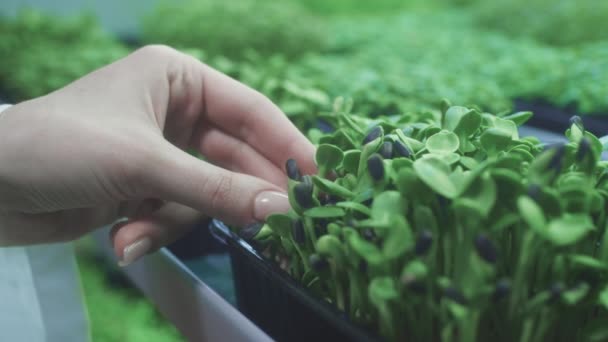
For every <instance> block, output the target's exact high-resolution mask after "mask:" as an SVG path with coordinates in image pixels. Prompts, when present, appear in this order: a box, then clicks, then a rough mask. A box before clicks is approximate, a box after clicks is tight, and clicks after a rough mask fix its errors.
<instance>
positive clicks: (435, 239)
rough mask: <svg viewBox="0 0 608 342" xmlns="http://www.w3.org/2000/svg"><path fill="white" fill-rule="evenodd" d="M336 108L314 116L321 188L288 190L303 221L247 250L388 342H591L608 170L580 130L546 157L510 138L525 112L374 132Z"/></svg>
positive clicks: (449, 111) (432, 118)
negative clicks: (323, 126)
mask: <svg viewBox="0 0 608 342" xmlns="http://www.w3.org/2000/svg"><path fill="white" fill-rule="evenodd" d="M340 103H341V101H337V103H336V106H335V107H334V109H335V110H334V111H333V112H332V113H328V114H325V115H324V116H323V118H324V119H325V120H326V121H327V122H328V123H329V124H330V125H331V126H332V127H334V128H336V131H335V132H333V133H328V134H326V135H324V136H322V137H321V139H320V143H321V145H319V152H318V153H317V157H316V161H317V163H318V164H319V169H322V170H324V172H323V174H319V175H315V176H312V179H313V180H314V181H312V182H311V181H310V180H309V178H308V177H310V176H301V177H300V178H299V179H292V180H290V184H291V185H290V194H289V195H290V197H291V198H295V201H296V202H298V203H300V202H302V201H301V198H298V196H301V195H298V190H297V189H300V188H306V189H307V190H306V191H307V192H306V194H307V196H309V198H308V199H307V200H306V201H307V202H306V203H308V204H307V206H306V208H308V209H306V210H305V211H301V210H299V209H296V208H294V210H292V211H290V212H289V213H288V214H279V215H273V216H271V217H269V220H268V221H267V222H266V224H265V227H268V229H267V231H268V230H270V231H272V232H275V233H274V234H271V235H270V236H268V235H267V234H265V235H264V236H262V237H261V238H260V239H257V237H255V236H254V237H250V238H253V239H256V240H257V244H256V246H258V248H260V249H261V250H262V251H264V253H265V254H266V255H268V256H269V258H270V259H275V258H277V257H278V256H283V258H284V257H287V259H288V260H289V262H288V263H283V266H284V269H285V270H286V271H287V272H289V273H290V275H291V276H292V277H294V278H295V279H296V280H301V281H302V282H303V284H304V285H307V284H314V286H311V287H310V291H312V292H313V293H314V294H316V295H317V296H318V297H319V298H324V299H326V300H328V301H329V302H331V303H332V304H334V305H335V306H336V307H337V308H338V309H340V310H343V311H345V312H346V313H347V314H348V316H349V317H350V318H351V319H353V320H354V321H356V322H358V323H361V324H364V325H365V326H372V327H375V329H376V331H377V332H379V333H380V334H381V335H382V336H383V337H386V338H388V340H390V341H402V340H410V339H411V340H416V341H425V340H432V339H439V338H440V339H441V340H444V341H489V340H494V341H513V340H523V341H549V340H551V341H574V340H584V339H585V338H587V337H588V336H596V337H597V336H604V335H603V334H605V333H606V329H604V327H601V326H598V325H597V324H598V323H599V322H601V321H603V320H605V319H606V317H607V313H608V311H606V309H608V306H606V303H607V302H608V301H607V300H606V298H608V297H607V295H606V290H605V288H606V284H608V273H606V272H607V271H608V257H607V256H608V252H606V251H608V247H607V246H608V240H607V236H608V235H607V234H605V232H606V231H605V229H606V223H608V221H607V220H606V214H605V210H604V208H605V203H606V201H607V200H608V187H607V186H608V183H607V182H606V179H608V178H606V176H605V175H606V173H607V172H608V170H607V169H606V168H607V167H608V165H607V164H606V163H605V162H601V161H599V157H600V154H601V152H602V147H601V142H600V141H599V140H598V139H597V138H595V137H594V136H593V135H592V134H590V133H588V132H585V130H584V126H583V123H582V122H581V120H580V119H578V118H574V119H573V120H572V122H573V123H572V126H571V127H570V128H569V129H568V130H567V131H566V133H565V136H566V138H567V139H568V142H567V143H565V144H563V145H558V146H553V147H547V146H544V145H543V144H541V143H540V142H539V141H538V140H537V139H534V138H529V137H528V138H522V137H520V136H519V134H518V130H517V124H516V122H518V123H521V122H523V121H525V120H526V119H527V118H529V116H530V113H513V114H511V113H509V112H505V113H502V114H501V115H493V114H489V113H486V112H481V111H479V110H477V109H474V108H467V107H463V106H449V105H447V106H445V107H444V110H443V111H441V112H439V114H440V115H434V114H430V113H417V114H416V113H409V114H405V115H401V116H394V117H389V118H379V119H376V120H372V119H364V118H360V117H358V116H356V115H354V114H349V112H347V111H344V110H343V109H342V107H341V106H340ZM511 119H513V120H514V121H512V120H511ZM343 137H349V139H344V138H343ZM387 144H392V145H393V146H395V145H397V144H402V145H404V146H408V148H409V150H410V151H412V153H410V154H407V155H405V156H404V155H402V154H397V153H396V152H395V151H397V149H395V148H394V147H393V149H386V148H385V146H387ZM352 151H357V152H358V154H355V153H353V152H352ZM388 151H391V152H390V153H389V152H388ZM341 152H342V153H341ZM350 155H357V156H358V157H359V158H360V161H359V165H358V167H356V168H355V167H353V165H351V164H352V161H350V158H352V157H348V158H346V157H345V156H350ZM372 160H373V161H374V162H371V161H372ZM347 161H348V162H347ZM289 165H291V169H292V170H291V171H292V172H291V173H292V174H299V172H294V170H293V169H294V164H293V161H292V162H290V163H289ZM326 173H327V174H328V175H329V174H331V175H333V176H331V177H328V178H326V177H325V176H324V175H325V174H326ZM379 175H382V176H379ZM332 184H333V185H334V186H332ZM294 189H295V190H294ZM310 197H312V198H310ZM296 226H297V227H298V229H297V230H298V234H297V236H296V235H295V234H293V233H291V232H294V231H295V230H294V229H293V227H296ZM296 240H297V241H296ZM294 246H296V247H294ZM311 260H314V264H313V263H310V261H311ZM319 265H324V266H323V268H321V267H320V266H319ZM596 337H594V338H596Z"/></svg>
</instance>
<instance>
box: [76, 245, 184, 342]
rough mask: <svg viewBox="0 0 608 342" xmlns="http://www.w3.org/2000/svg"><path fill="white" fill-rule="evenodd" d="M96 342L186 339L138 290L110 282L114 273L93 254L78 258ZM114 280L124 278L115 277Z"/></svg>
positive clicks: (155, 341)
mask: <svg viewBox="0 0 608 342" xmlns="http://www.w3.org/2000/svg"><path fill="white" fill-rule="evenodd" d="M77 261H78V266H79V269H80V279H81V282H82V286H83V290H84V300H85V303H86V305H87V311H88V315H89V324H90V328H91V337H92V341H93V342H114V341H133V342H165V341H166V342H176V341H182V340H183V337H181V335H180V334H179V332H177V330H176V329H175V327H174V326H173V325H172V324H170V323H168V322H167V321H165V320H164V318H162V317H161V316H160V315H159V313H158V312H157V311H156V309H155V308H154V306H153V305H152V304H151V303H150V302H149V301H147V300H146V298H145V297H144V296H143V295H141V294H140V293H139V292H137V291H136V290H134V289H132V288H130V287H127V288H124V287H120V286H116V285H115V284H112V283H111V282H109V281H108V279H109V276H110V274H111V273H112V272H118V271H117V270H113V269H110V268H109V267H107V266H106V265H105V264H104V262H103V261H101V260H99V259H97V260H96V259H95V258H94V257H93V256H92V255H91V254H89V252H85V251H82V252H80V253H79V254H78V255H77ZM114 277H117V278H118V277H124V276H123V275H122V274H117V273H115V274H114Z"/></svg>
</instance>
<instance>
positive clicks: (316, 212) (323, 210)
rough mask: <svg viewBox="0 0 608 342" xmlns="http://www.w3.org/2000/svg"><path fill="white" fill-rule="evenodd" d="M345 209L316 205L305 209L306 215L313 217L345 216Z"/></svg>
mask: <svg viewBox="0 0 608 342" xmlns="http://www.w3.org/2000/svg"><path fill="white" fill-rule="evenodd" d="M345 214H346V213H345V212H344V209H342V208H340V207H334V206H326V207H315V208H310V209H308V210H306V211H304V216H306V217H311V218H332V217H344V215H345Z"/></svg>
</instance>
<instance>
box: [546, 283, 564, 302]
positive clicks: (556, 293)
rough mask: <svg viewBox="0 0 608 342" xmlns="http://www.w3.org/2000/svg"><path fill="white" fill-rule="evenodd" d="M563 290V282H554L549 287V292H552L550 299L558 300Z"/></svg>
mask: <svg viewBox="0 0 608 342" xmlns="http://www.w3.org/2000/svg"><path fill="white" fill-rule="evenodd" d="M563 292H564V284H562V283H561V282H554V283H553V284H551V286H550V287H549V293H550V294H551V299H550V300H551V301H556V300H558V299H559V298H560V297H561V295H562V293H563Z"/></svg>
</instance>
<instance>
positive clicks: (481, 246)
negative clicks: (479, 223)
mask: <svg viewBox="0 0 608 342" xmlns="http://www.w3.org/2000/svg"><path fill="white" fill-rule="evenodd" d="M475 249H476V250H477V254H479V256H480V257H481V258H482V259H483V260H485V261H487V262H489V263H490V264H493V263H495V262H496V259H497V252H496V247H494V243H492V241H491V240H490V239H489V238H488V237H487V236H486V235H485V234H479V235H477V237H476V238H475Z"/></svg>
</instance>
